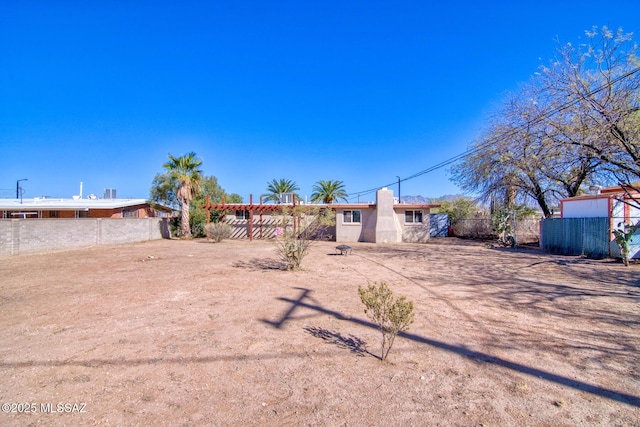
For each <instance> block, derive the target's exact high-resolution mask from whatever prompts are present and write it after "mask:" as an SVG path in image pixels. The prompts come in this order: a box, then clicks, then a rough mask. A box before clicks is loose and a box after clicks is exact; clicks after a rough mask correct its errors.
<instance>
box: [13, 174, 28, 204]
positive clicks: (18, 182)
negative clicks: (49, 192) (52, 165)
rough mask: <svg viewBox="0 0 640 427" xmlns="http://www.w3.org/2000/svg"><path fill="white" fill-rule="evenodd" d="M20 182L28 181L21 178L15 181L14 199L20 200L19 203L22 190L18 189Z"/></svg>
mask: <svg viewBox="0 0 640 427" xmlns="http://www.w3.org/2000/svg"><path fill="white" fill-rule="evenodd" d="M20 181H29V180H28V179H27V178H23V179H19V180H17V181H16V199H20V203H22V188H21V187H20Z"/></svg>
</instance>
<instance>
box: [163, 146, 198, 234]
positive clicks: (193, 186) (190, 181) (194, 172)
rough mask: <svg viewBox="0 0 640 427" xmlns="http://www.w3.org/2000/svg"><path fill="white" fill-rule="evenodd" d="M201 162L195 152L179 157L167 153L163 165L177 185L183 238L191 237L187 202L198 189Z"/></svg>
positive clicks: (188, 202) (189, 201)
mask: <svg viewBox="0 0 640 427" xmlns="http://www.w3.org/2000/svg"><path fill="white" fill-rule="evenodd" d="M201 164H202V160H200V159H197V158H196V153H194V152H191V153H188V154H185V155H183V156H180V157H173V156H172V155H171V154H169V161H168V162H167V163H165V164H164V165H163V166H164V168H165V169H166V170H167V172H168V174H169V176H170V177H171V179H172V180H174V181H175V183H176V184H177V185H178V191H176V197H177V198H178V200H179V201H180V204H181V205H182V223H181V224H180V235H181V236H182V237H185V238H191V227H189V204H190V203H191V199H192V198H193V197H194V196H195V195H196V194H197V193H198V191H199V190H200V183H201V182H202V171H201V170H200V169H199V168H200V165H201Z"/></svg>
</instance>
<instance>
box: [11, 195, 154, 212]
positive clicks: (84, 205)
mask: <svg viewBox="0 0 640 427" xmlns="http://www.w3.org/2000/svg"><path fill="white" fill-rule="evenodd" d="M145 203H148V202H147V200H146V199H98V198H85V199H81V198H79V197H74V198H69V199H65V198H56V197H34V198H30V199H25V198H23V199H0V210H8V209H12V210H13V209H41V210H42V209H50V210H65V209H80V210H84V209H117V208H124V207H128V206H136V205H142V204H145Z"/></svg>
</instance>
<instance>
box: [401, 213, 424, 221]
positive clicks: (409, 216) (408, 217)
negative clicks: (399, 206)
mask: <svg viewBox="0 0 640 427" xmlns="http://www.w3.org/2000/svg"><path fill="white" fill-rule="evenodd" d="M404 222H405V224H421V223H422V211H404Z"/></svg>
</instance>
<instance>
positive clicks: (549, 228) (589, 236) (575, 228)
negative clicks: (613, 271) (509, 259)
mask: <svg viewBox="0 0 640 427" xmlns="http://www.w3.org/2000/svg"><path fill="white" fill-rule="evenodd" d="M541 242H542V249H544V250H546V251H548V252H551V253H556V254H562V255H585V256H588V257H591V258H604V257H608V256H609V242H610V237H609V218H549V219H545V220H544V221H543V222H542V236H541Z"/></svg>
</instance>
